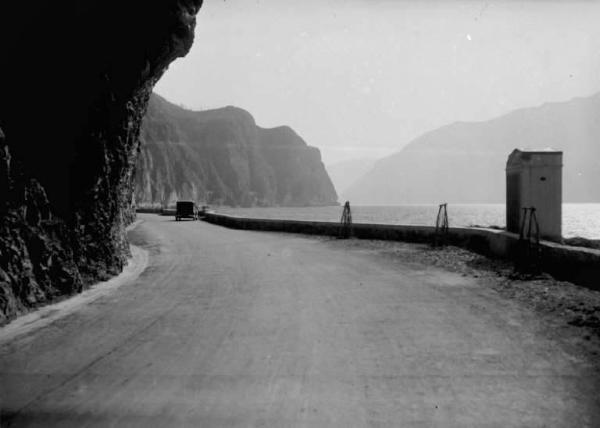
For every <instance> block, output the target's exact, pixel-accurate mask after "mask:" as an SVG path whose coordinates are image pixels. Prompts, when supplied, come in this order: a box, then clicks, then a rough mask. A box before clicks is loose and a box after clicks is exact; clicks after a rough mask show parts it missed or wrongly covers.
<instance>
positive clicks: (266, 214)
mask: <svg viewBox="0 0 600 428" xmlns="http://www.w3.org/2000/svg"><path fill="white" fill-rule="evenodd" d="M217 211H218V212H222V213H228V214H232V215H238V216H242V217H254V218H269V219H288V220H313V221H339V220H340V216H341V215H342V207H341V206H339V207H303V208H217ZM437 212H438V206H437V205H396V206H359V205H357V206H352V218H353V221H354V222H355V223H384V224H413V225H429V226H434V225H435V219H436V217H437ZM505 215H506V214H505V206H504V204H454V205H448V220H449V223H450V226H457V227H460V226H475V225H478V226H499V227H505V225H506V221H505ZM563 235H564V236H565V237H567V238H569V237H573V236H581V237H584V238H588V239H600V204H563Z"/></svg>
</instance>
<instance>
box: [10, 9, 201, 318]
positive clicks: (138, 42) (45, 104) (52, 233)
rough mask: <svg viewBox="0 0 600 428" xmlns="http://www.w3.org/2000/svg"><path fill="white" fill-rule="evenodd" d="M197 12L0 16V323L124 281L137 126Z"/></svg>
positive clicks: (185, 45)
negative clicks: (108, 281)
mask: <svg viewBox="0 0 600 428" xmlns="http://www.w3.org/2000/svg"><path fill="white" fill-rule="evenodd" d="M200 5H201V0H163V1H157V2H148V1H142V0H129V1H127V2H120V1H116V0H103V1H99V0H91V1H86V2H81V1H75V0H65V1H60V2H47V1H41V0H33V1H28V2H2V3H1V4H0V48H1V49H0V55H1V56H2V66H1V67H0V94H1V96H0V128H1V129H2V131H3V136H2V141H1V142H0V214H1V217H0V323H2V322H4V321H6V320H7V319H10V318H12V317H14V316H15V315H16V314H17V313H19V312H21V311H24V310H26V309H27V308H29V307H32V306H35V305H37V304H40V303H42V302H46V301H48V300H50V299H52V298H54V297H56V296H58V295H65V294H70V293H74V292H77V291H79V290H81V289H82V288H84V287H85V286H86V285H88V284H90V283H91V282H92V281H96V280H99V279H104V278H106V277H108V276H110V275H113V274H115V273H117V272H119V271H120V270H121V269H122V267H123V264H124V262H125V260H126V256H127V254H128V245H127V243H126V240H125V236H124V232H125V230H124V228H125V226H126V224H127V223H128V222H129V221H130V220H131V218H132V215H133V211H132V196H133V195H132V181H133V170H134V166H135V163H136V154H137V152H138V148H139V130H140V123H141V120H142V117H143V115H144V112H145V109H146V105H147V102H148V99H149V96H150V94H151V91H152V87H153V85H154V84H155V82H156V81H157V79H158V78H159V77H160V76H161V75H162V73H163V72H164V70H165V69H166V67H167V66H168V64H169V63H170V62H171V61H172V60H174V59H175V58H176V57H179V56H183V55H185V54H186V53H187V51H188V50H189V48H190V46H191V44H192V41H193V30H194V25H195V14H196V13H197V11H198V9H199V7H200Z"/></svg>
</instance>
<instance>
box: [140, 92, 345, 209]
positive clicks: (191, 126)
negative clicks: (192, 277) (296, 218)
mask: <svg viewBox="0 0 600 428" xmlns="http://www.w3.org/2000/svg"><path fill="white" fill-rule="evenodd" d="M141 137H142V142H143V145H142V150H141V153H140V157H139V159H138V165H137V172H136V178H135V182H136V191H135V198H136V202H137V204H138V205H140V206H144V205H155V206H157V205H167V204H171V203H173V202H174V201H176V200H177V199H192V200H195V201H199V202H200V201H205V200H208V202H209V203H217V204H226V205H233V206H237V205H241V206H253V205H261V206H271V205H287V206H301V205H330V204H335V203H336V201H337V195H336V193H335V189H334V187H333V184H332V183H331V180H330V179H329V176H328V175H327V172H326V171H325V168H324V166H323V163H322V162H321V155H320V152H319V150H318V149H317V148H314V147H310V146H308V145H306V143H305V142H304V141H303V140H302V138H300V137H299V136H298V135H297V134H296V133H295V132H294V131H293V130H292V129H291V128H289V127H285V126H284V127H279V128H273V129H263V128H260V127H258V126H257V125H256V123H255V121H254V119H253V118H252V116H251V115H250V114H249V113H248V112H246V111H244V110H242V109H239V108H235V107H225V108H221V109H216V110H208V111H202V112H194V111H189V110H186V109H183V108H181V107H178V106H176V105H174V104H171V103H169V102H168V101H166V100H165V99H164V98H162V97H160V96H158V95H156V94H154V95H153V96H152V98H151V100H150V103H149V107H148V111H147V113H146V117H145V118H144V122H143V125H142V133H141Z"/></svg>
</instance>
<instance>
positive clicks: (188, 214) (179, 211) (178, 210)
mask: <svg viewBox="0 0 600 428" xmlns="http://www.w3.org/2000/svg"><path fill="white" fill-rule="evenodd" d="M184 218H191V219H192V220H198V207H196V204H195V203H193V202H191V201H177V204H176V206H175V220H176V221H179V220H182V219H184Z"/></svg>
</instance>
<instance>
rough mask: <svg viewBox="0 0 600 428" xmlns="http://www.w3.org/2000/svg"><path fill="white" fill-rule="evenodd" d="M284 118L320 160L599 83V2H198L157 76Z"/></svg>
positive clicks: (192, 93) (178, 88) (389, 148)
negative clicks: (185, 39) (188, 45)
mask: <svg viewBox="0 0 600 428" xmlns="http://www.w3.org/2000/svg"><path fill="white" fill-rule="evenodd" d="M156 91H157V92H158V93H159V94H161V95H163V96H165V97H166V98H167V99H169V100H170V101H173V102H175V103H178V104H183V105H185V106H187V107H190V108H193V109H205V108H214V107H221V106H225V105H235V106H238V107H242V108H244V109H246V110H248V111H249V112H250V113H251V114H252V115H253V116H254V117H255V119H256V121H257V123H258V124H259V125H260V126H264V127H272V126H278V125H283V124H285V125H290V126H291V127H292V128H294V129H295V130H296V131H297V132H298V133H299V134H300V135H301V136H302V137H303V138H304V139H305V140H306V142H307V143H308V144H310V145H313V146H317V147H319V148H320V149H321V153H322V155H323V159H324V162H325V163H326V164H330V163H334V162H337V161H340V160H345V159H352V158H361V157H373V158H375V157H381V156H383V155H387V154H389V153H391V152H394V151H397V150H398V149H400V148H401V147H402V145H404V144H406V143H407V142H409V141H410V140H411V139H412V138H414V137H416V136H418V135H420V134H422V133H423V132H426V131H429V130H432V129H434V128H436V127H438V126H441V125H445V124H447V123H450V122H454V121H459V120H461V121H471V120H485V119H488V118H491V117H494V116H498V115H500V114H502V113H505V112H508V111H510V110H514V109H516V108H520V107H529V106H535V105H539V104H542V103H544V102H548V101H563V100H568V99H570V98H573V97H575V96H587V95H591V94H593V93H595V92H598V91H600V1H597V2H583V1H580V2H572V1H565V2H563V3H561V2H558V1H544V0H537V1H516V0H515V1H491V2H485V1H443V2H434V1H408V0H387V1H386V0H314V1H311V0H304V1H291V0H205V2H204V6H203V7H202V9H201V10H200V13H199V14H198V23H197V28H196V41H195V43H194V46H193V48H192V50H191V52H190V53H189V54H188V55H187V57H185V58H183V59H179V60H177V61H176V62H174V63H173V64H172V65H171V67H170V69H169V71H168V72H167V73H166V74H165V76H164V77H163V78H162V80H161V81H160V82H159V84H158V85H157V87H156Z"/></svg>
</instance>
